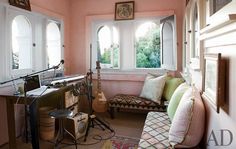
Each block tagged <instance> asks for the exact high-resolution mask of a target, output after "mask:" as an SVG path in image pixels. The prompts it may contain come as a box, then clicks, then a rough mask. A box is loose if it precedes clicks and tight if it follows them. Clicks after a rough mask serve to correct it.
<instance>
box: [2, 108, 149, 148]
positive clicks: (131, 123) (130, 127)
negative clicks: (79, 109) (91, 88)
mask: <svg viewBox="0 0 236 149" xmlns="http://www.w3.org/2000/svg"><path fill="white" fill-rule="evenodd" d="M98 117H99V118H100V119H102V120H103V121H104V122H106V123H107V124H108V125H109V126H110V127H111V128H112V129H114V130H115V133H111V132H110V131H109V130H108V129H106V130H105V131H103V130H101V129H100V128H98V127H95V128H92V127H91V128H90V130H89V134H88V137H87V141H86V142H84V141H83V138H82V139H80V140H78V144H79V145H78V146H77V147H78V148H79V149H100V148H101V147H102V146H103V144H104V142H105V139H108V138H110V137H112V136H113V135H119V136H128V137H132V138H140V136H141V133H142V129H143V126H144V121H145V118H146V114H143V113H130V112H119V113H116V117H115V119H110V117H109V115H108V114H103V115H100V116H98ZM68 141H69V142H70V140H68V139H66V140H65V142H68ZM17 147H18V149H31V148H32V147H31V144H30V143H28V144H26V143H23V142H22V141H21V139H20V138H19V139H18V140H17ZM52 148H54V145H53V144H52V143H49V142H46V141H40V149H52ZM60 148H63V149H74V148H75V146H74V145H65V144H62V145H60ZM0 149H8V144H6V145H4V146H2V147H0Z"/></svg>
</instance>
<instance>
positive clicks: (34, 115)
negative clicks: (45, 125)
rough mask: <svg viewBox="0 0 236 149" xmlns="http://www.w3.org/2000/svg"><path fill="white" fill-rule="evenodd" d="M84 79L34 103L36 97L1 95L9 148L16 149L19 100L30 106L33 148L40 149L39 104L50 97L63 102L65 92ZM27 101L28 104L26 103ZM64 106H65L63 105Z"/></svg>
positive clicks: (74, 81)
mask: <svg viewBox="0 0 236 149" xmlns="http://www.w3.org/2000/svg"><path fill="white" fill-rule="evenodd" d="M84 78H85V76H84V77H79V78H78V79H77V80H73V81H72V80H71V82H69V83H68V84H67V85H66V86H62V87H60V88H58V89H57V90H53V91H52V92H48V93H47V94H44V95H42V96H40V97H37V100H35V101H34V102H33V103H32V101H33V99H35V97H32V96H31V97H27V98H25V97H24V96H23V95H19V96H15V95H13V93H7V94H2V95H0V96H1V97H4V98H5V100H6V104H7V125H8V135H9V148H10V149H16V148H17V146H16V130H15V112H14V104H15V103H16V100H17V99H18V98H19V103H20V104H22V103H24V104H27V105H29V104H30V106H29V114H30V115H29V116H30V128H31V137H32V142H31V143H32V148H33V149H39V132H38V102H39V100H40V99H42V98H46V97H49V96H51V95H54V96H55V95H56V96H57V100H60V101H63V100H64V99H65V92H66V91H69V90H71V89H72V88H73V85H72V84H74V83H78V82H81V81H84ZM24 101H26V103H25V102H24ZM62 106H63V105H62Z"/></svg>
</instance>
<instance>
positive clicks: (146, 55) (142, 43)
mask: <svg viewBox="0 0 236 149" xmlns="http://www.w3.org/2000/svg"><path fill="white" fill-rule="evenodd" d="M135 37H136V38H135V39H136V41H135V48H136V68H160V67H161V62H160V27H159V25H157V24H155V23H153V22H146V23H143V24H142V25H140V26H139V27H138V29H137V30H136V34H135Z"/></svg>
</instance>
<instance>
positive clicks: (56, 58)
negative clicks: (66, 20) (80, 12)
mask: <svg viewBox="0 0 236 149" xmlns="http://www.w3.org/2000/svg"><path fill="white" fill-rule="evenodd" d="M47 59H48V65H47V66H48V67H52V66H56V65H57V64H58V63H59V62H60V60H61V34H60V29H59V27H58V24H56V23H55V22H50V23H49V24H48V25H47Z"/></svg>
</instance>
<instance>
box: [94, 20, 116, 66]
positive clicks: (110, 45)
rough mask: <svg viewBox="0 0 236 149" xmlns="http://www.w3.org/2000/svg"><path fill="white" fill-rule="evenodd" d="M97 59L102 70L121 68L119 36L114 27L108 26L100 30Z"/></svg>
mask: <svg viewBox="0 0 236 149" xmlns="http://www.w3.org/2000/svg"><path fill="white" fill-rule="evenodd" d="M97 59H98V60H99V61H100V62H101V67H102V68H117V67H119V60H118V59H119V34H118V30H117V28H116V27H115V26H114V25H111V24H108V25H104V26H101V27H100V28H99V29H98V31H97Z"/></svg>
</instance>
